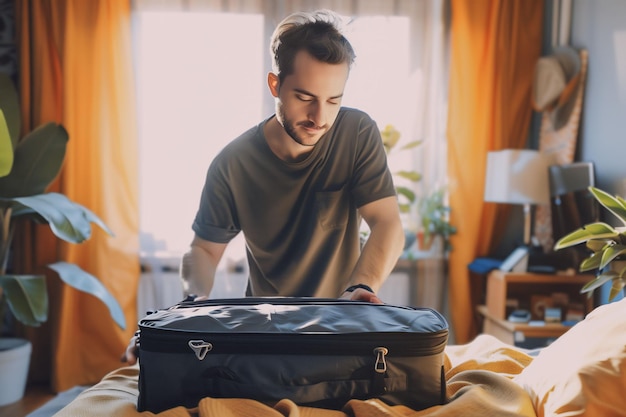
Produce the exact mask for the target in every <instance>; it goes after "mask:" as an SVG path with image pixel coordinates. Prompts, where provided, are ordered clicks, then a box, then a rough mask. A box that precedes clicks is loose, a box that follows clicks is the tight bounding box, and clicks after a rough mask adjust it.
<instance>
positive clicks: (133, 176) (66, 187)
mask: <svg viewBox="0 0 626 417" xmlns="http://www.w3.org/2000/svg"><path fill="white" fill-rule="evenodd" d="M16 7H17V9H16V12H17V13H16V16H17V21H18V35H19V45H20V46H19V47H20V81H21V94H22V95H23V96H25V97H27V100H24V102H23V104H22V106H23V108H24V109H25V110H26V112H27V113H29V114H31V115H32V120H30V123H31V125H38V124H40V123H42V122H45V121H48V120H51V119H54V120H57V121H58V122H60V123H62V124H63V125H64V126H65V128H66V129H67V131H68V133H69V136H70V141H69V142H68V149H67V155H66V159H65V164H64V168H63V173H62V176H61V179H60V184H59V188H60V191H61V192H62V193H64V194H66V195H67V196H68V197H69V198H70V199H71V200H74V201H76V202H78V203H80V204H83V205H84V206H86V207H88V208H89V209H91V210H92V211H93V212H94V213H96V214H97V215H98V216H100V217H101V218H102V219H103V220H104V222H105V223H106V224H107V225H108V226H109V227H110V228H111V229H112V230H113V232H114V233H115V236H114V237H111V236H108V235H107V234H106V233H104V232H103V231H102V230H100V229H99V228H98V227H94V230H93V235H92V237H91V239H90V240H88V241H87V242H85V243H83V244H81V245H65V244H64V245H60V250H58V258H59V259H63V260H67V261H68V262H72V263H76V264H78V265H79V266H81V267H82V268H83V269H85V270H86V271H88V272H90V273H91V274H93V275H94V276H96V277H98V278H99V279H100V280H101V281H102V282H103V284H104V285H105V286H106V287H107V289H108V290H109V291H110V292H111V293H112V294H113V296H114V297H115V298H116V299H117V300H118V302H119V303H120V305H121V306H122V309H123V310H124V313H125V317H126V330H121V329H119V328H118V327H117V326H116V325H115V323H114V322H113V320H112V319H111V318H110V316H109V313H108V310H107V309H106V307H104V305H103V304H101V303H100V302H99V301H98V300H97V299H95V298H93V297H91V296H89V295H86V294H83V293H81V292H78V291H76V290H74V289H72V288H70V287H68V286H61V287H60V290H59V291H58V294H59V296H60V297H61V300H62V301H61V302H60V303H55V301H58V300H51V304H52V305H53V306H54V305H57V306H58V308H59V312H56V313H55V312H51V316H53V317H55V321H56V323H54V333H53V337H52V347H51V349H52V351H53V355H54V357H53V363H52V387H53V388H54V389H55V390H58V391H61V390H65V389H67V388H70V387H72V386H74V385H80V384H91V383H95V382H97V381H99V380H100V379H101V378H102V376H104V375H105V374H106V373H107V372H109V371H111V370H113V369H115V368H117V367H119V366H120V360H119V358H120V355H121V354H122V352H123V351H124V349H125V347H126V344H127V343H128V340H129V339H130V337H131V336H132V333H133V332H134V331H135V330H136V322H137V312H136V294H137V284H138V281H139V273H140V268H139V257H138V253H139V239H138V235H139V219H138V211H139V210H138V174H137V139H136V127H135V120H136V118H135V110H134V103H135V101H134V93H133V92H134V86H133V80H132V55H131V38H130V34H131V27H130V2H129V1H128V0H91V1H83V0H31V1H27V0H18V1H17V2H16ZM40 107H41V108H42V109H45V111H43V110H38V111H34V109H37V108H40ZM35 245H40V246H44V248H43V250H45V251H48V253H55V254H56V252H57V248H56V247H53V246H52V245H49V244H48V245H42V243H41V242H40V241H39V240H38V239H37V240H36V243H35ZM54 246H56V245H54Z"/></svg>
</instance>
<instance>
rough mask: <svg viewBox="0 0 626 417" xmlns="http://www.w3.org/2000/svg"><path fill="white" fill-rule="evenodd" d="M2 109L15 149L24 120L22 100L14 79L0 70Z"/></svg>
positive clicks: (0, 106)
mask: <svg viewBox="0 0 626 417" xmlns="http://www.w3.org/2000/svg"><path fill="white" fill-rule="evenodd" d="M0 109H2V112H3V113H4V117H5V120H6V124H7V128H8V130H9V135H10V136H11V142H12V143H13V149H15V147H16V146H17V141H18V139H19V134H20V124H21V122H22V115H21V112H20V102H19V98H18V95H17V90H16V89H15V84H13V80H11V78H10V77H9V76H8V75H7V74H5V73H2V72H0Z"/></svg>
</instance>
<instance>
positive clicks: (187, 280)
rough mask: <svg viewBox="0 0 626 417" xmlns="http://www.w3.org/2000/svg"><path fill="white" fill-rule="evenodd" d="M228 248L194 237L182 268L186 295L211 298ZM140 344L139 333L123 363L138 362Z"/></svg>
mask: <svg viewBox="0 0 626 417" xmlns="http://www.w3.org/2000/svg"><path fill="white" fill-rule="evenodd" d="M226 246H227V244H226V243H215V242H209V241H208V240H204V239H201V238H199V237H198V236H194V238H193V241H192V242H191V249H190V250H189V252H187V253H185V254H184V255H183V259H182V262H181V268H180V278H181V279H182V281H183V289H184V291H185V295H189V294H195V295H196V296H199V297H208V296H209V294H210V293H211V289H212V288H213V282H214V280H215V271H216V270H217V265H218V264H219V262H220V259H222V255H223V254H224V250H226ZM138 344H139V333H135V335H134V336H133V337H132V338H131V339H130V342H129V343H128V346H127V347H126V350H125V351H124V354H123V355H122V362H126V363H128V364H129V365H133V364H135V363H136V362H137V352H138Z"/></svg>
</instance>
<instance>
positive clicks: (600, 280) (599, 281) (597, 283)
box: [580, 271, 618, 293]
mask: <svg viewBox="0 0 626 417" xmlns="http://www.w3.org/2000/svg"><path fill="white" fill-rule="evenodd" d="M617 276H618V275H617V273H616V272H614V271H609V272H607V273H605V274H601V275H598V276H597V277H596V278H595V279H592V280H591V281H589V282H588V283H586V284H585V285H584V286H583V288H582V289H581V290H580V292H581V293H586V292H592V291H593V290H595V289H597V288H599V287H601V286H603V285H604V284H605V283H607V282H609V281H611V280H613V279H615V278H617Z"/></svg>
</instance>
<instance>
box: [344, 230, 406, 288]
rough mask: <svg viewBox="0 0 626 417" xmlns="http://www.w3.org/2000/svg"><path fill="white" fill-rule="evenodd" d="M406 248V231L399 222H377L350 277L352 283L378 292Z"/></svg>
mask: <svg viewBox="0 0 626 417" xmlns="http://www.w3.org/2000/svg"><path fill="white" fill-rule="evenodd" d="M403 248H404V231H403V230H402V226H401V225H400V224H397V223H395V222H394V223H392V224H385V223H379V224H376V225H375V226H374V227H373V228H372V229H371V233H370V236H369V238H368V239H367V242H366V243H365V245H364V246H363V250H362V252H361V256H360V257H359V260H358V262H357V264H356V266H355V268H354V271H353V272H352V275H351V277H350V285H353V284H365V285H368V286H369V287H371V288H372V289H373V290H374V292H378V290H379V289H380V287H381V286H382V285H383V283H384V282H385V280H386V279H387V277H388V276H389V274H390V273H391V271H392V270H393V268H394V267H395V265H396V262H397V261H398V258H399V257H400V255H401V254H402V250H403Z"/></svg>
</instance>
